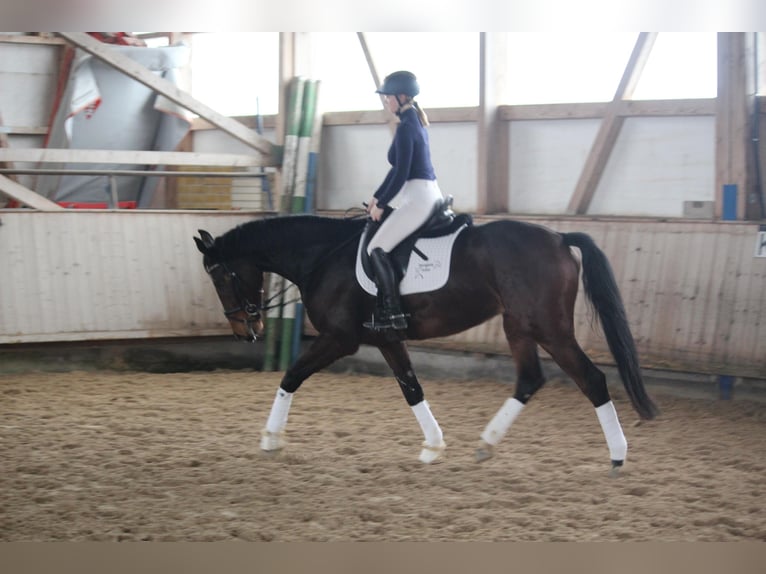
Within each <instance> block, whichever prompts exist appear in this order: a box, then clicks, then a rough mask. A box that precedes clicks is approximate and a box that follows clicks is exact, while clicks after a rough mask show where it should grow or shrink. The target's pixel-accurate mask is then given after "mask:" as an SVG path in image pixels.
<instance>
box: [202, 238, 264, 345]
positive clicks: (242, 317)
mask: <svg viewBox="0 0 766 574" xmlns="http://www.w3.org/2000/svg"><path fill="white" fill-rule="evenodd" d="M199 234H200V236H199V237H195V238H194V242H195V243H196V244H197V249H199V250H200V252H201V253H202V255H203V256H204V257H203V258H202V263H203V265H204V266H205V271H207V274H208V275H209V276H210V279H211V280H212V281H213V285H214V286H215V290H216V293H218V298H219V299H220V300H221V304H222V305H223V309H224V311H223V313H224V315H226V318H227V319H228V320H229V324H230V325H231V330H232V331H233V332H234V336H235V337H236V338H237V339H243V340H246V341H255V340H256V339H257V338H258V337H260V336H261V335H262V334H263V317H262V316H261V312H262V311H263V272H262V271H261V270H260V269H258V267H256V266H255V265H254V264H252V263H249V262H247V261H245V260H244V259H236V260H232V261H229V260H225V259H224V258H223V256H222V255H221V254H220V253H219V251H218V248H217V246H216V244H215V241H214V239H213V237H212V235H210V234H209V233H208V232H207V231H205V230H203V229H200V230H199Z"/></svg>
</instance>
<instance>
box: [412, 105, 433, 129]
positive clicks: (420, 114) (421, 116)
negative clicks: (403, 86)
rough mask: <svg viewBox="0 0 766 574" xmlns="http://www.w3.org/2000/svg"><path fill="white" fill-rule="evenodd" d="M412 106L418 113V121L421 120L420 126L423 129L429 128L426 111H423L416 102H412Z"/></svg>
mask: <svg viewBox="0 0 766 574" xmlns="http://www.w3.org/2000/svg"><path fill="white" fill-rule="evenodd" d="M412 105H413V106H415V111H416V112H417V113H418V119H420V124H421V125H422V126H423V127H427V126H428V125H429V124H430V122H429V121H428V116H427V115H426V113H425V111H423V108H421V107H420V104H418V103H417V102H416V101H415V100H412Z"/></svg>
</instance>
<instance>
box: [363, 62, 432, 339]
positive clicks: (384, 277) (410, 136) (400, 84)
mask: <svg viewBox="0 0 766 574" xmlns="http://www.w3.org/2000/svg"><path fill="white" fill-rule="evenodd" d="M377 93H379V94H383V95H384V96H385V99H386V107H387V108H388V110H389V111H390V112H392V113H394V114H396V115H397V116H398V117H399V125H398V126H397V128H396V133H395V134H394V139H393V141H392V143H391V147H390V148H389V150H388V161H389V163H390V164H391V169H390V170H389V172H388V175H386V178H385V179H384V180H383V183H382V184H381V185H380V187H379V188H378V189H377V191H376V192H375V193H374V194H373V197H372V199H371V200H370V202H369V204H368V205H367V213H368V214H369V216H370V219H372V220H373V221H380V219H381V217H382V216H383V212H384V208H385V207H386V206H387V205H388V204H389V202H390V201H391V200H392V199H394V197H397V198H398V204H399V205H398V208H397V209H396V210H395V211H393V212H392V213H391V215H390V216H388V217H387V218H386V220H385V221H384V222H383V223H382V224H381V226H380V229H378V231H377V232H376V233H375V235H374V236H373V238H372V239H371V240H370V243H369V245H368V247H367V253H368V254H369V256H370V261H371V263H372V268H373V270H374V274H375V283H376V285H377V287H378V290H379V291H380V297H379V298H378V301H379V302H380V305H378V307H377V308H376V311H375V317H374V318H373V321H372V322H370V323H365V324H364V326H365V327H368V328H371V329H406V328H407V318H406V315H405V314H404V313H403V312H402V308H401V302H400V300H399V289H398V285H397V281H396V277H395V274H394V270H393V267H392V265H391V260H390V258H389V253H391V251H392V250H393V249H394V247H396V246H397V245H398V244H399V243H400V242H401V241H403V240H404V239H405V238H406V237H407V236H408V235H410V234H411V233H413V232H414V231H415V230H417V229H418V228H419V227H420V226H421V225H423V224H424V223H425V222H426V220H427V219H428V217H429V216H430V215H431V214H432V213H433V211H434V209H435V207H436V206H437V205H438V204H439V203H440V202H441V201H442V200H443V196H442V192H441V190H440V189H439V185H438V183H437V181H436V174H435V173H434V168H433V165H432V164H431V151H430V145H429V141H428V132H427V131H426V129H425V128H426V126H427V125H428V117H427V116H426V114H425V112H424V111H423V110H422V109H421V108H420V106H419V105H418V103H417V102H416V101H415V96H417V95H418V93H420V87H419V86H418V81H417V78H416V77H415V74H413V73H412V72H407V71H399V72H393V73H392V74H390V75H388V76H386V78H385V79H384V81H383V85H382V86H381V87H380V88H379V89H378V90H377Z"/></svg>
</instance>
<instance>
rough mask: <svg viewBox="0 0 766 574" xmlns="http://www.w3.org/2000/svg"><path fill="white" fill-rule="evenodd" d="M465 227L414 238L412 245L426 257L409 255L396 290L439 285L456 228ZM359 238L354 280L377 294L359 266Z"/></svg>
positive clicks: (446, 272)
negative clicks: (428, 236) (450, 232)
mask: <svg viewBox="0 0 766 574" xmlns="http://www.w3.org/2000/svg"><path fill="white" fill-rule="evenodd" d="M466 227H468V226H467V225H462V226H461V227H459V228H458V229H457V231H455V232H454V233H452V234H450V235H445V236H444V237H434V238H426V239H423V238H421V239H418V241H417V243H416V244H415V246H416V247H417V248H418V249H419V250H420V251H421V252H422V253H423V254H425V256H426V257H427V260H424V259H423V258H422V257H420V255H418V254H417V252H414V253H413V254H412V255H410V262H409V264H408V265H407V272H406V273H405V274H404V277H403V278H402V281H401V283H399V293H401V294H402V295H409V294H411V293H425V292H426V291H434V290H436V289H439V288H441V287H444V284H445V283H446V282H447V279H448V278H449V269H450V260H451V259H452V245H453V244H454V243H455V239H457V236H458V235H460V232H461V231H463V229H465V228H466ZM361 255H362V242H361V241H360V242H359V247H358V249H357V252H356V280H357V281H358V282H359V285H360V286H361V287H362V289H364V290H365V291H367V293H369V294H370V295H377V293H378V288H377V287H376V286H375V282H374V281H373V280H372V279H370V278H369V277H368V276H367V274H366V273H365V272H364V268H363V267H362V258H361Z"/></svg>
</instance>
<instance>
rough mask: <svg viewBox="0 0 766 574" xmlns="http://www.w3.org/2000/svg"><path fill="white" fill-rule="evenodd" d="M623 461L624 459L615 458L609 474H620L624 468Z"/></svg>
mask: <svg viewBox="0 0 766 574" xmlns="http://www.w3.org/2000/svg"><path fill="white" fill-rule="evenodd" d="M622 464H623V461H622V460H613V461H612V469H611V470H610V471H609V476H611V477H612V478H616V477H618V476H620V469H621V468H622Z"/></svg>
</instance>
